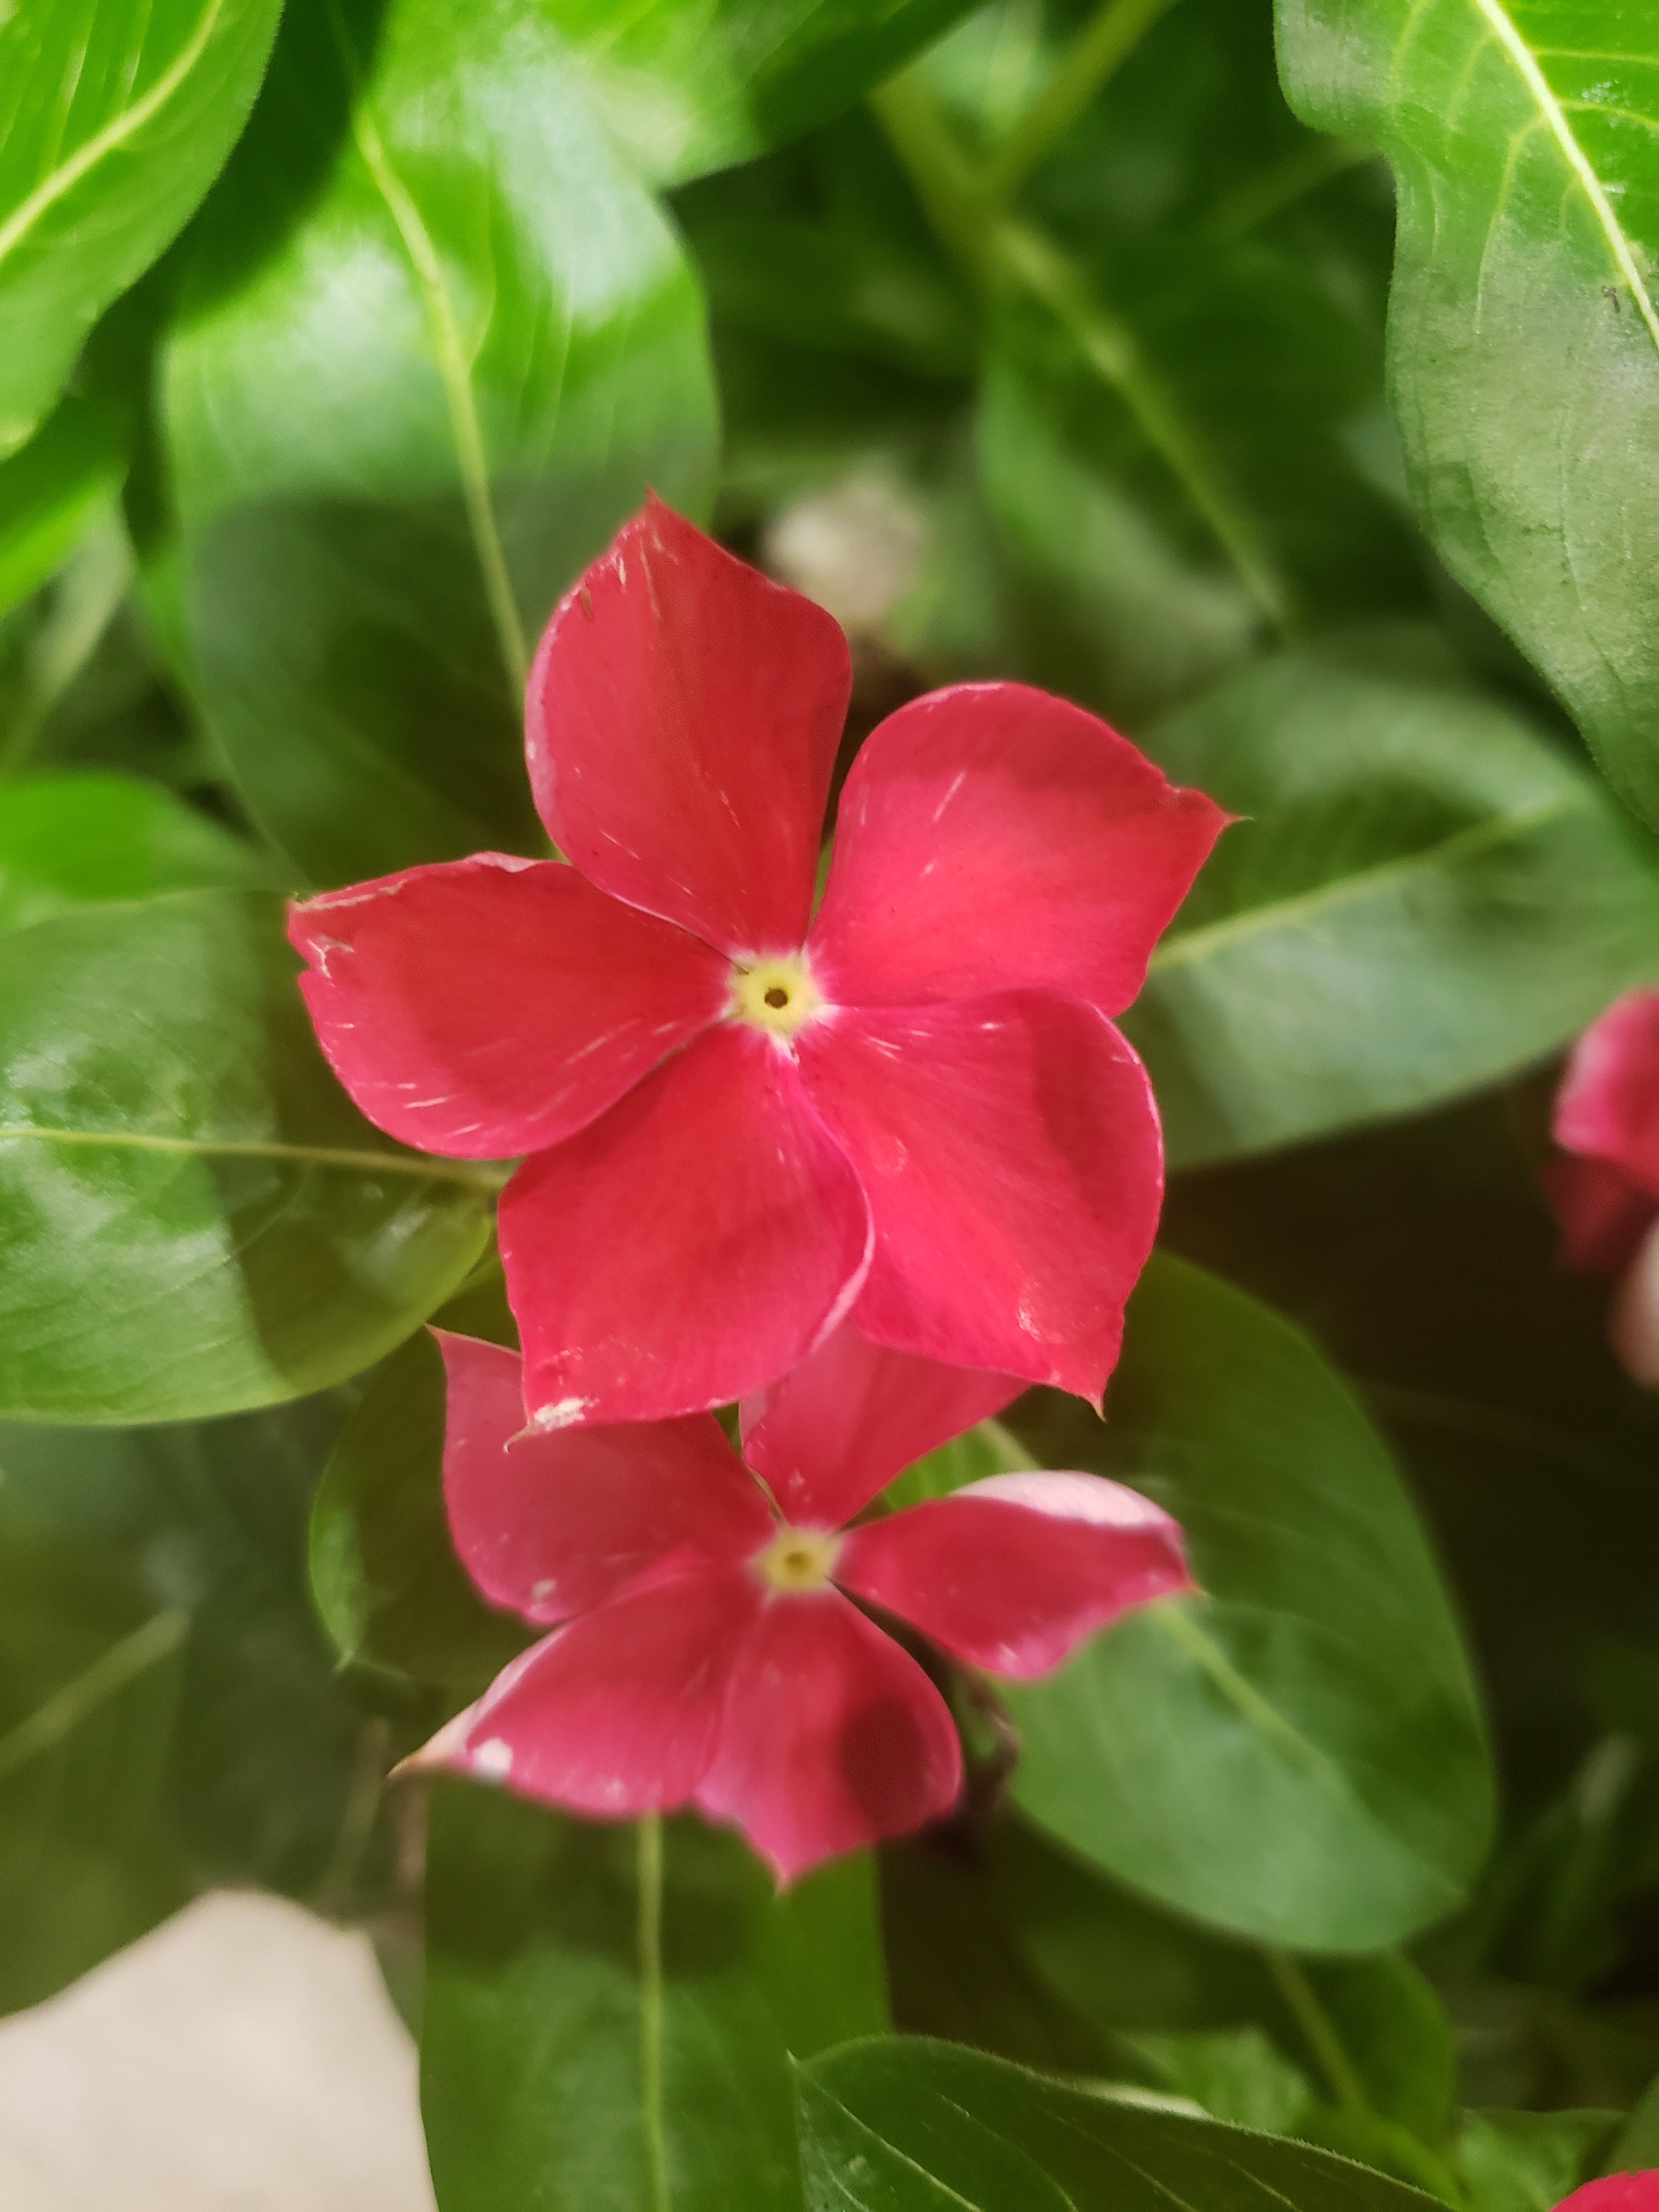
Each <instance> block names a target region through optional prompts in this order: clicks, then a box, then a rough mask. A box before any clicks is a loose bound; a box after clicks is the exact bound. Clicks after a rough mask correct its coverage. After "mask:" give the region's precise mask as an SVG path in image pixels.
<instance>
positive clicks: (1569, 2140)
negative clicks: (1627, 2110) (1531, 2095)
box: [1457, 2112, 1619, 2212]
mask: <svg viewBox="0 0 1659 2212" xmlns="http://www.w3.org/2000/svg"><path fill="white" fill-rule="evenodd" d="M1618 2121H1619V2115H1618V2114H1617V2113H1616V2112H1471V2113H1469V2114H1468V2117H1467V2118H1465V2120H1464V2122H1463V2127H1462V2132H1461V2134H1460V2135H1459V2136H1458V2141H1457V2164H1458V2170H1459V2172H1460V2173H1461V2174H1462V2179H1463V2182H1464V2185H1465V2186H1466V2188H1467V2189H1468V2203H1469V2208H1470V2212H1551V2207H1552V2206H1553V2205H1557V2204H1559V2203H1560V2201H1561V2199H1562V2198H1563V2197H1565V2196H1566V2195H1567V2193H1568V2191H1570V2190H1571V2189H1573V2188H1575V2187H1576V2186H1577V2184H1578V2183H1579V2182H1580V2181H1582V2180H1583V2179H1584V2177H1585V2174H1586V2172H1587V2171H1589V2172H1594V2171H1595V2164H1594V2161H1595V2154H1596V2153H1597V2152H1598V2151H1599V2150H1600V2149H1601V2148H1602V2147H1603V2146H1604V2145H1605V2144H1606V2142H1607V2138H1608V2137H1609V2136H1610V2135H1611V2134H1612V2133H1613V2129H1614V2128H1615V2127H1616V2126H1617V2124H1618Z"/></svg>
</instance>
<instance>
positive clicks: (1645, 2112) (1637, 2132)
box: [1601, 2081, 1659, 2173]
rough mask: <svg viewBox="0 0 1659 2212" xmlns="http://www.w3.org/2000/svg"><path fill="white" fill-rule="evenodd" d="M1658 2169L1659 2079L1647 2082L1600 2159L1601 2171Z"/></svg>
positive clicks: (1636, 2171)
mask: <svg viewBox="0 0 1659 2212" xmlns="http://www.w3.org/2000/svg"><path fill="white" fill-rule="evenodd" d="M1644 2167H1645V2168H1648V2169H1650V2170H1652V2171H1656V2172H1659V2081H1653V2082H1650V2084H1649V2086H1648V2087H1647V2089H1646V2090H1645V2091H1644V2093H1643V2096H1642V2098H1641V2100H1640V2102H1639V2103H1638V2105H1637V2106H1636V2109H1635V2111H1634V2112H1632V2113H1631V2115H1630V2117H1629V2118H1627V2119H1626V2122H1625V2124H1624V2126H1623V2127H1622V2128H1621V2129H1620V2130H1619V2134H1618V2136H1617V2137H1616V2138H1615V2140H1614V2142H1613V2148H1611V2149H1610V2150H1609V2151H1608V2152H1607V2156H1606V2158H1605V2159H1604V2160H1603V2161H1602V2165H1601V2171H1602V2172H1603V2173H1639V2172H1642V2170H1643V2169H1644Z"/></svg>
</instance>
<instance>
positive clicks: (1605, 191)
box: [1279, 0, 1659, 816]
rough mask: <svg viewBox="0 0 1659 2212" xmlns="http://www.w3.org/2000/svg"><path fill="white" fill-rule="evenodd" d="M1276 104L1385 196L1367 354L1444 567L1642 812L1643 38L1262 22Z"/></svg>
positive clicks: (1658, 522)
mask: <svg viewBox="0 0 1659 2212" xmlns="http://www.w3.org/2000/svg"><path fill="white" fill-rule="evenodd" d="M1279 25H1280V52H1281V55H1282V57H1283V65H1284V71H1285V86H1286V89H1287V90H1288V92H1289V94H1290V96H1291V100H1292V101H1293V102H1294V103H1295V105H1296V106H1297V109H1298V110H1299V112H1301V113H1302V114H1303V115H1304V116H1305V117H1306V118H1307V119H1308V120H1309V121H1310V122H1311V123H1314V124H1316V125H1319V126H1320V127H1321V128H1322V129H1323V130H1327V131H1340V132H1341V133H1343V134H1344V135H1345V136H1346V137H1351V138H1358V139H1361V140H1363V141H1364V142H1365V143H1368V144H1370V145H1374V146H1377V147H1380V148H1381V149H1382V150H1383V153H1384V154H1386V155H1387V156H1388V158H1389V161H1390V163H1391V164H1392V166H1393V167H1394V170H1395V177H1396V179H1397V181H1398V185H1399V204H1400V229H1399V246H1398V251H1397V254H1396V258H1395V283H1394V294H1393V303H1392V313H1391V320H1390V330H1389V362H1390V368H1391V373H1392V381H1393V386H1394V397H1395V411H1396V413H1397V416H1398V417H1399V421H1400V423H1401V429H1402V433H1403V435H1404V438H1405V441H1406V449H1407V462H1408V465H1409V468H1410V472H1411V477H1412V487H1413V493H1414V495H1415V497H1416V501H1417V504H1418V507H1419V510H1420V511H1421V513H1422V514H1423V516H1424V519H1425V522H1426V523H1427V525H1428V527H1429V530H1430V532H1431V535H1432V537H1433V538H1434V541H1435V544H1436V545H1437V549H1438V550H1439V552H1440V554H1441V556H1442V558H1443V560H1444V561H1445V562H1446V564H1447V566H1448V567H1449V568H1450V569H1451V571H1452V573H1453V574H1454V575H1455V576H1456V577H1457V578H1458V579H1459V580H1460V581H1461V582H1462V583H1463V584H1465V585H1467V586H1468V588H1469V590H1470V591H1472V592H1474V595H1475V596H1476V598H1477V599H1480V602H1481V604H1482V605H1484V606H1485V607H1486V610H1487V611H1488V612H1489V613H1491V614H1492V615H1493V616H1495V617H1496V618H1497V620H1498V622H1499V623H1502V625H1503V626H1504V629H1506V630H1508V631H1509V633H1510V635H1512V636H1513V637H1514V638H1515V639H1516V641H1518V642H1519V643H1520V645H1521V646H1522V648H1523V649H1524V650H1525V652H1526V653H1528V655H1529V656H1530V658H1531V659H1533V660H1534V661H1535V662H1536V663H1537V665H1538V666H1539V667H1540V668H1541V670H1542V671H1544V673H1545V674H1546V675H1547V677H1548V678H1549V679H1550V681H1551V683H1552V684H1554V686H1555V688H1556V689H1557V690H1558V691H1559V693H1560V695H1561V696H1562V698H1563V699H1564V700H1565V702H1566V703H1567V705H1568V707H1569V708H1571V711H1572V713H1573V714H1574V716H1575V717H1576V718H1577V721H1578V723H1579V725H1580V726H1581V727H1582V728H1583V731H1584V732H1585V735H1586V736H1587V737H1588V738H1589V740H1590V743H1591V744H1592V745H1594V746H1595V750H1596V751H1597V753H1598V755H1599V756H1600V757H1601V761H1602V763H1603V764H1604V765H1605V767H1606V768H1607V772H1608V774H1609V775H1611V776H1613V779H1614V780H1615V781H1617V783H1618V784H1619V785H1620V788H1621V789H1622V790H1623V791H1624V792H1625V793H1626V795H1627V796H1629V797H1630V798H1631V799H1632V800H1633V801H1634V802H1635V803H1636V804H1637V805H1638V806H1640V807H1641V808H1642V810H1643V811H1644V812H1645V813H1647V814H1649V815H1650V816H1651V815H1656V814H1659V641H1656V636H1655V632H1654V624H1653V618H1652V595H1651V592H1650V589H1649V586H1648V579H1649V577H1650V574H1651V573H1652V571H1653V568H1654V567H1655V564H1656V562H1659V477H1656V476H1655V473H1654V471H1653V470H1652V469H1651V467H1650V466H1649V465H1646V462H1645V459H1644V457H1645V456H1648V455H1650V454H1651V453H1652V452H1653V450H1654V447H1655V445H1656V442H1659V304H1656V301H1659V292H1656V286H1655V276H1654V270H1655V265H1656V256H1659V21H1656V19H1655V17H1654V15H1653V14H1652V11H1651V10H1650V9H1644V8H1642V7H1640V6H1632V5H1625V6H1620V7H1611V8H1599V9H1598V8H1586V7H1585V6H1583V4H1581V0H1471V4H1468V5H1467V6H1461V7H1434V6H1425V5H1423V4H1420V0H1419V4H1413V0H1280V5H1279Z"/></svg>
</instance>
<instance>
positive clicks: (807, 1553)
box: [755, 1528, 841, 1596]
mask: <svg viewBox="0 0 1659 2212" xmlns="http://www.w3.org/2000/svg"><path fill="white" fill-rule="evenodd" d="M840 1549H841V1538H840V1537H839V1536H832V1535H830V1534H828V1533H827V1532H826V1531H824V1530H823V1529H821V1528H780V1529H779V1531H778V1533H777V1534H776V1535H775V1536H774V1537H773V1539H772V1541H771V1542H770V1543H769V1545H768V1546H767V1547H766V1549H765V1550H764V1551H763V1552H761V1553H757V1555H756V1558H755V1572H756V1573H757V1575H758V1576H759V1577H760V1578H761V1580H762V1581H763V1583H766V1584H767V1585H768V1587H769V1589H775V1590H778V1591H781V1592H782V1593H784V1594H785V1595H792V1596H793V1595H798V1594H799V1592H800V1591H802V1590H815V1589H823V1586H824V1584H825V1583H827V1582H828V1581H829V1577H830V1575H831V1573H832V1572H833V1571H834V1568H835V1565H836V1553H838V1552H839V1551H840Z"/></svg>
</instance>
